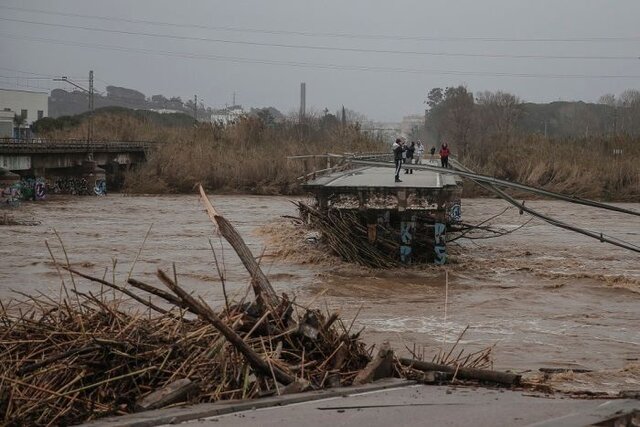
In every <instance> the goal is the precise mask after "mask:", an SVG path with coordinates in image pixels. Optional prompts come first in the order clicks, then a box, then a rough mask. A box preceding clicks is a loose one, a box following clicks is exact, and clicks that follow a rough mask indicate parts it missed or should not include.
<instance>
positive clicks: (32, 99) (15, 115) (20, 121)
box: [0, 89, 49, 138]
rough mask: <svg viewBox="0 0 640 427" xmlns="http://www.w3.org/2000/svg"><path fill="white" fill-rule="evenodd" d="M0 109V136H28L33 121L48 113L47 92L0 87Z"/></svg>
mask: <svg viewBox="0 0 640 427" xmlns="http://www.w3.org/2000/svg"><path fill="white" fill-rule="evenodd" d="M0 111H1V112H2V114H0V137H18V138H28V137H30V126H31V125H32V124H33V122H35V121H36V120H39V119H41V118H43V117H47V116H48V115H49V94H48V93H47V92H31V91H27V90H13V89H0ZM9 123H10V124H9ZM9 127H11V131H9Z"/></svg>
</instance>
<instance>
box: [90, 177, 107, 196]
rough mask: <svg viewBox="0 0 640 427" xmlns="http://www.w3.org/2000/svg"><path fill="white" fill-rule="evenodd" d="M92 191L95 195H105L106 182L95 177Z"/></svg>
mask: <svg viewBox="0 0 640 427" xmlns="http://www.w3.org/2000/svg"><path fill="white" fill-rule="evenodd" d="M93 192H94V193H95V195H96V196H106V195H107V182H106V181H105V180H104V179H96V184H95V185H94V186H93Z"/></svg>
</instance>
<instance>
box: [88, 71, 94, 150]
mask: <svg viewBox="0 0 640 427" xmlns="http://www.w3.org/2000/svg"><path fill="white" fill-rule="evenodd" d="M93 93H94V90H93V70H89V130H88V135H87V141H89V142H91V140H92V139H93Z"/></svg>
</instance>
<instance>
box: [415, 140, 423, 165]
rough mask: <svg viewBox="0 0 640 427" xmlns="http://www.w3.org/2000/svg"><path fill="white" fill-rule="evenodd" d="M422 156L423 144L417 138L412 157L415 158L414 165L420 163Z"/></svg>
mask: <svg viewBox="0 0 640 427" xmlns="http://www.w3.org/2000/svg"><path fill="white" fill-rule="evenodd" d="M422 156H424V145H422V142H421V141H420V140H418V143H417V144H416V152H415V153H413V158H414V160H415V162H414V163H415V164H416V165H419V164H421V163H422Z"/></svg>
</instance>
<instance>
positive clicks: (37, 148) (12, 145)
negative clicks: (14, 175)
mask: <svg viewBox="0 0 640 427" xmlns="http://www.w3.org/2000/svg"><path fill="white" fill-rule="evenodd" d="M158 144H160V143H155V142H149V141H87V140H77V139H16V138H0V153H12V154H34V153H86V152H95V151H99V152H107V153H113V152H144V151H147V150H149V149H151V148H153V147H154V146H157V145H158Z"/></svg>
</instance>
